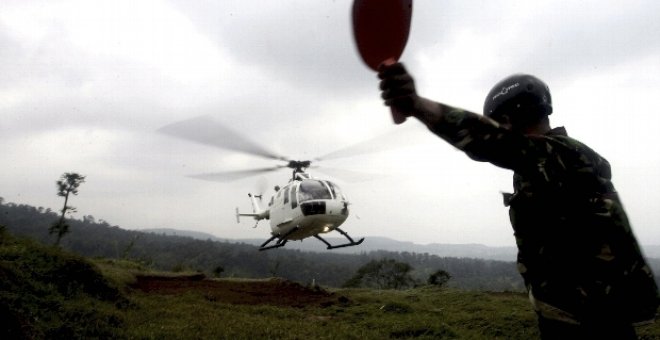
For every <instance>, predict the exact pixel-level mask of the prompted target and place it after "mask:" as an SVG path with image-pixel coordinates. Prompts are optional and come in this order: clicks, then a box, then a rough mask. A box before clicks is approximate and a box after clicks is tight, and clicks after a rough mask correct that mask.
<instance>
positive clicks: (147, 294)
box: [0, 230, 660, 340]
mask: <svg viewBox="0 0 660 340" xmlns="http://www.w3.org/2000/svg"><path fill="white" fill-rule="evenodd" d="M0 277H1V278H2V280H0V338H3V339H8V338H11V339H32V338H67V339H68V338H112V339H147V338H149V339H153V338H158V339H161V338H162V339H170V338H175V339H200V338H204V339H205V338H223V339H274V338H277V339H301V338H310V339H321V338H324V339H387V338H390V339H399V338H406V339H411V338H415V339H438V338H451V339H512V340H516V339H530V338H536V337H537V336H538V332H537V329H536V320H535V314H534V312H533V311H532V309H531V306H530V304H529V301H528V299H527V297H526V295H525V294H524V293H511V292H506V293H493V292H469V291H461V290H454V289H439V288H435V287H428V286H424V287H419V288H415V289H409V290H403V291H395V290H370V289H332V288H323V287H318V286H306V285H301V284H298V283H295V282H292V281H289V280H286V279H282V278H260V279H239V278H233V279H228V278H223V279H211V278H208V277H206V276H205V275H204V274H200V273H179V274H176V273H171V272H158V271H153V270H149V269H147V268H144V267H143V266H142V264H140V263H135V262H131V261H125V260H111V259H96V260H93V261H92V260H89V259H86V258H82V257H80V256H78V255H74V254H71V253H69V252H67V251H63V250H61V249H59V248H56V247H52V246H44V245H40V244H38V243H36V242H34V241H31V240H26V239H17V238H15V237H12V236H11V235H8V234H7V232H6V231H5V230H0ZM638 333H639V335H640V338H641V339H658V338H660V324H657V323H656V324H653V325H647V326H644V327H642V328H639V329H638Z"/></svg>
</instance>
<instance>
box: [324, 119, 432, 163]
mask: <svg viewBox="0 0 660 340" xmlns="http://www.w3.org/2000/svg"><path fill="white" fill-rule="evenodd" d="M418 128H419V127H418V126H413V125H412V124H409V125H408V126H405V127H399V128H397V129H396V130H392V131H388V132H386V133H384V134H382V135H378V136H376V137H374V138H371V139H368V140H365V141H362V142H359V143H357V144H353V145H350V146H347V147H345V148H342V149H339V150H336V151H333V152H330V153H328V154H325V155H323V156H321V157H317V158H316V159H315V160H317V161H325V160H329V159H337V158H345V157H353V156H358V155H363V154H369V153H377V152H383V151H386V150H391V149H396V148H400V147H404V146H410V144H411V143H410V140H411V139H413V138H412V137H413V136H414V134H416V130H417V129H418Z"/></svg>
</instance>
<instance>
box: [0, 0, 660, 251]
mask: <svg viewBox="0 0 660 340" xmlns="http://www.w3.org/2000/svg"><path fill="white" fill-rule="evenodd" d="M350 8H351V1H348V0H336V1H330V0H315V1H305V0H299V1H257V0H223V1H212V0H201V1H186V0H142V1H129V0H108V1H92V0H79V1H67V0H62V1H53V0H44V1H36V0H35V1H26V0H3V1H2V2H0V74H1V75H2V77H1V78H0V114H1V116H0V117H1V118H2V119H1V120H0V136H2V139H1V140H2V142H1V144H0V145H1V150H2V152H0V164H2V172H1V173H0V197H3V198H4V199H5V201H8V202H14V203H25V204H30V205H34V206H43V207H47V208H52V209H53V210H56V209H60V208H61V204H62V199H61V198H60V197H57V196H56V187H55V181H56V180H57V179H58V178H59V176H60V175H62V174H63V173H64V172H78V173H80V174H82V175H85V176H87V182H86V183H84V184H83V185H82V186H81V187H80V194H79V195H78V196H75V197H73V198H72V199H71V201H70V203H71V205H73V206H75V207H77V208H78V212H77V213H76V214H75V215H74V217H76V218H82V216H84V215H93V216H94V217H95V218H96V219H97V220H98V219H104V220H106V221H108V222H109V223H110V224H112V225H119V226H121V227H123V228H127V229H144V228H156V227H169V228H178V229H188V230H197V231H203V232H208V233H211V234H213V235H216V236H218V237H225V238H264V239H265V238H267V237H268V236H269V232H270V228H269V227H268V224H267V223H266V222H261V223H260V227H259V228H256V229H253V228H252V225H253V223H252V222H250V221H247V220H246V221H244V222H242V223H241V224H237V223H236V220H235V217H234V210H235V207H237V206H238V207H240V209H241V210H245V211H249V210H250V203H249V200H248V197H247V195H246V194H247V193H248V192H250V191H255V190H259V188H260V187H261V186H263V184H264V183H267V186H268V188H272V187H273V186H274V185H276V184H279V185H282V184H284V183H286V181H287V180H288V178H289V176H290V172H289V171H284V170H282V171H281V172H276V173H273V174H270V175H267V176H256V177H251V178H246V179H241V180H237V181H233V182H230V183H216V182H208V181H202V180H197V179H193V178H190V177H186V176H188V175H192V174H198V173H205V172H215V171H230V170H241V169H248V168H252V167H267V166H273V165H277V164H278V163H277V162H273V161H269V160H265V159H261V158H256V157H253V156H247V155H242V154H239V153H237V152H233V151H227V150H222V149H217V148H212V147H209V146H205V145H201V144H197V143H193V142H190V141H186V140H182V139H177V138H172V137H170V136H167V135H164V134H161V133H158V132H156V131H157V130H158V129H159V128H160V127H162V126H165V125H167V124H170V123H173V122H177V121H181V120H185V119H191V118H194V117H198V116H201V115H209V116H211V117H213V118H214V119H216V120H217V121H219V122H221V123H222V124H224V125H225V126H228V127H230V128H232V129H234V130H236V131H239V132H241V133H243V134H244V135H245V136H246V137H247V138H249V139H251V140H253V141H254V142H257V143H260V144H262V145H265V146H267V147H268V148H270V149H272V150H274V151H275V152H278V153H280V154H283V155H285V156H287V157H290V158H293V159H301V160H304V159H312V158H314V157H318V156H321V155H325V154H327V153H330V152H332V151H334V150H337V149H342V148H344V147H347V146H349V145H353V144H355V143H359V142H360V141H364V140H369V139H371V138H374V137H376V136H379V135H382V134H387V136H388V137H387V138H383V139H381V140H379V141H378V144H379V145H382V148H383V150H385V151H382V152H378V153H373V154H368V155H360V156H355V157H348V158H344V159H335V160H327V161H325V162H320V163H319V164H317V165H319V166H320V167H319V168H318V170H317V169H310V172H311V173H312V174H313V175H316V176H318V177H324V176H332V175H333V174H338V173H339V172H333V171H330V170H331V169H332V168H337V169H344V170H350V171H356V172H362V173H370V174H374V176H373V179H372V180H370V181H364V180H362V181H360V180H357V179H362V178H358V177H360V176H345V177H348V178H345V177H343V176H341V175H337V176H336V177H332V178H333V179H335V180H336V182H337V183H338V184H339V185H340V186H341V188H342V189H343V190H344V192H345V193H346V195H347V196H348V198H349V200H350V201H351V203H352V204H351V216H349V219H348V220H347V221H346V222H345V224H344V226H343V229H344V230H346V231H347V232H349V233H350V234H351V235H352V236H354V237H368V236H385V237H390V238H394V239H399V240H403V241H413V242H417V243H481V244H486V245H493V246H512V245H514V244H515V243H514V239H513V236H512V231H511V227H510V225H509V221H508V212H507V209H506V208H504V207H503V206H502V203H501V202H502V199H501V194H500V192H503V191H504V192H507V191H511V172H510V171H507V170H503V169H498V168H496V167H494V166H492V165H489V164H485V163H477V162H473V161H470V160H469V159H468V158H467V157H466V156H465V155H463V154H462V153H460V152H457V151H455V150H454V149H453V148H452V147H450V146H448V145H446V144H445V143H444V142H442V141H441V140H440V139H438V138H437V137H435V136H433V135H431V134H430V133H428V132H427V131H426V130H425V128H423V127H422V126H421V125H420V124H419V123H417V122H415V121H409V122H407V123H405V124H404V125H402V126H394V125H393V124H392V122H391V118H390V114H389V110H388V109H387V108H386V107H384V106H383V105H382V103H381V101H380V100H379V93H378V90H377V89H378V81H377V78H376V76H375V74H373V73H372V72H371V71H370V70H369V69H367V68H366V67H365V66H364V65H363V64H362V63H361V60H360V59H359V57H358V55H357V53H356V50H355V47H354V44H353V40H352V36H351V23H350ZM658 13H660V2H658V1H604V0H598V1H534V2H531V1H526V2H523V1H485V0H484V1H435V0H419V1H416V2H415V3H414V9H413V20H412V29H411V33H410V37H409V42H408V46H407V47H406V50H405V52H404V54H403V56H402V61H403V62H404V63H405V64H406V65H407V67H408V69H409V70H410V71H411V73H412V74H413V75H414V76H415V78H416V82H417V86H418V90H419V92H420V93H421V94H422V95H424V96H426V97H429V98H432V99H434V100H437V101H442V102H445V103H447V104H450V105H454V106H459V107H463V108H466V109H470V110H472V111H475V112H481V108H482V105H483V99H484V97H485V95H486V93H487V92H488V91H489V90H490V88H491V86H492V85H493V84H495V83H496V82H497V81H499V80H500V79H501V78H503V77H505V76H507V75H509V74H511V73H516V72H526V73H531V74H535V75H537V76H538V77H540V78H541V79H544V80H545V81H546V82H547V83H548V84H549V86H550V89H551V91H552V95H553V103H554V113H553V115H552V116H551V121H552V124H553V125H554V126H562V125H563V126H566V128H567V129H568V132H569V134H570V135H572V136H573V137H575V138H577V139H579V140H581V141H583V142H585V143H586V144H588V145H589V146H591V147H592V148H594V149H595V150H597V151H598V152H599V153H601V154H602V155H603V156H605V157H606V158H607V159H608V160H609V161H610V163H612V167H613V180H614V184H615V186H616V187H617V188H618V190H619V192H620V193H621V196H622V198H623V202H624V205H625V207H626V209H627V211H628V214H629V217H630V219H631V221H632V223H633V229H634V231H635V233H636V235H637V237H638V239H639V240H640V242H641V243H642V244H660V228H659V226H660V209H658V208H659V204H660V203H658V202H660V176H658V174H660V142H659V141H658V137H657V132H656V129H657V126H658V123H659V122H660V120H659V119H658V115H659V112H660V20H658ZM396 146H401V147H400V148H395V147H396ZM323 169H326V172H323V173H322V172H321V171H322V170H323ZM344 175H346V174H344ZM271 193H272V189H271V190H270V191H267V192H266V194H271ZM305 242H317V241H316V240H313V239H312V240H306V241H305ZM365 242H368V239H367V241H365ZM319 247H322V245H321V244H319Z"/></svg>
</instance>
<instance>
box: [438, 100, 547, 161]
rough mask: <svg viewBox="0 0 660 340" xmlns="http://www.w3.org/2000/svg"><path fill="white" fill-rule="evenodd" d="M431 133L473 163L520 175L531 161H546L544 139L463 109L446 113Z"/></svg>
mask: <svg viewBox="0 0 660 340" xmlns="http://www.w3.org/2000/svg"><path fill="white" fill-rule="evenodd" d="M429 129H430V130H431V131H432V132H433V133H435V134H436V135H438V136H439V137H441V138H442V139H444V140H445V141H447V142H448V143H449V144H451V145H453V146H454V147H456V148H457V149H459V150H461V151H463V152H465V153H466V155H467V156H468V157H470V158H472V159H473V160H476V161H480V162H490V163H492V164H494V165H496V166H498V167H502V168H506V169H511V170H514V171H517V172H521V171H524V170H525V168H526V167H529V166H530V161H531V160H538V159H539V158H540V159H545V158H546V157H543V154H546V153H547V152H546V150H547V147H545V146H544V144H545V143H546V142H545V141H544V138H543V137H540V138H533V137H528V136H525V135H523V134H520V133H515V132H512V131H510V130H508V129H505V128H502V127H500V125H499V124H498V123H497V122H496V121H494V120H492V119H490V118H488V117H486V116H482V115H478V114H475V113H472V112H467V111H463V110H460V109H453V110H451V111H448V112H446V113H445V114H444V119H443V120H442V121H441V122H439V123H437V124H435V125H434V126H430V127H429ZM535 164H536V163H535V162H534V165H535Z"/></svg>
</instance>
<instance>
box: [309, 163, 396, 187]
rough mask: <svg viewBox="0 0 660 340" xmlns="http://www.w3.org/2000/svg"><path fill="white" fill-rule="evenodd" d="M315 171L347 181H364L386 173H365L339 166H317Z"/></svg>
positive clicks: (381, 176) (380, 176)
mask: <svg viewBox="0 0 660 340" xmlns="http://www.w3.org/2000/svg"><path fill="white" fill-rule="evenodd" d="M316 171H317V172H322V173H324V174H327V175H330V176H332V177H334V178H336V179H339V180H342V181H345V182H349V183H359V182H366V181H372V180H376V179H380V178H384V177H386V175H383V174H374V173H366V172H360V171H353V170H346V169H339V168H328V167H325V166H323V167H319V168H318V169H316Z"/></svg>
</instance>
